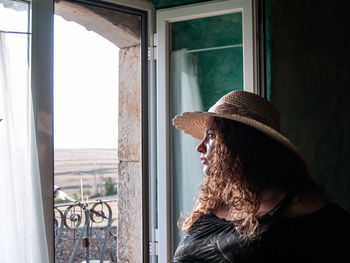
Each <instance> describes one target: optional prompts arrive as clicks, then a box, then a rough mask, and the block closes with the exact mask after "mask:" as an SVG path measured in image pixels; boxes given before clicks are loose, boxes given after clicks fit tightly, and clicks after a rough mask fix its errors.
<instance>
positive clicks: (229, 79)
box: [170, 13, 243, 248]
mask: <svg viewBox="0 0 350 263" xmlns="http://www.w3.org/2000/svg"><path fill="white" fill-rule="evenodd" d="M170 32H171V54H170V95H171V103H170V105H171V111H170V114H171V116H170V117H171V118H173V117H174V116H175V115H176V114H179V113H181V112H184V111H202V110H205V111H207V110H208V109H209V108H210V107H211V106H212V105H213V104H214V103H215V102H216V101H217V100H218V99H219V98H220V97H221V96H222V95H224V94H226V93H227V92H229V91H232V90H243V45H242V44H243V40H242V13H232V14H227V15H221V16H214V17H207V18H201V19H194V20H188V21H181V22H176V23H172V24H171V25H170ZM171 138H172V150H171V154H172V156H171V160H172V178H173V187H174V188H173V193H174V195H173V214H174V217H173V224H172V225H173V233H175V240H174V243H173V244H174V248H176V246H177V244H178V242H179V239H180V236H181V231H179V230H178V227H177V223H180V224H181V220H179V218H180V216H181V214H183V213H185V214H188V213H189V212H190V211H191V210H192V208H193V206H194V201H195V197H196V194H197V191H198V186H199V184H200V183H201V181H202V178H203V172H202V165H201V163H200V159H199V154H198V153H197V152H196V150H195V149H196V146H197V145H198V143H199V141H198V140H196V139H194V138H192V137H191V136H189V135H186V134H184V133H183V132H181V131H178V130H176V129H175V128H173V129H172V136H171Z"/></svg>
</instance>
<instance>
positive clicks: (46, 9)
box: [31, 0, 156, 263]
mask: <svg viewBox="0 0 350 263" xmlns="http://www.w3.org/2000/svg"><path fill="white" fill-rule="evenodd" d="M31 2H32V21H31V23H32V31H31V32H32V36H31V38H32V40H31V51H32V52H31V71H32V75H31V83H32V84H31V87H32V90H33V101H34V111H35V112H34V114H35V117H36V127H37V130H38V127H40V126H42V127H47V133H46V135H45V136H43V135H42V134H40V133H37V139H38V147H39V148H40V147H43V148H45V149H46V152H47V153H49V154H47V155H45V156H44V155H42V156H40V155H39V166H40V174H41V189H42V197H43V206H44V212H45V215H44V216H45V228H46V237H47V244H48V252H49V260H50V263H54V262H55V255H54V230H53V222H54V217H53V216H54V212H53V172H54V171H53V134H52V131H53V28H54V27H53V19H54V18H53V16H54V1H53V0H32V1H31ZM105 2H107V3H108V2H109V3H113V4H118V5H122V6H126V7H131V8H135V9H139V10H142V11H146V12H147V15H148V20H147V25H148V44H149V45H150V47H153V33H154V28H155V26H154V25H155V8H154V4H152V3H150V2H147V1H144V0H105ZM154 75H155V61H154V60H149V61H148V76H149V77H148V87H149V91H148V107H149V109H148V114H149V116H148V118H149V129H148V136H149V147H148V148H149V153H148V156H149V158H148V159H149V162H150V165H149V175H150V176H151V178H150V179H149V181H150V191H153V192H154V191H155V190H154V188H155V186H154V184H152V182H155V179H152V177H153V178H155V176H156V167H155V165H152V163H155V162H156V146H155V145H156V139H155V136H154V134H156V133H155V127H156V108H155V106H154V105H156V102H155V97H156V89H155V77H154ZM42 114H43V116H45V118H41V117H40V116H42ZM151 196H152V195H151ZM153 196H154V195H153ZM150 204H151V205H150V206H151V209H152V204H153V207H155V198H153V201H152V200H150ZM153 210H154V211H155V208H153ZM150 215H151V220H150V224H151V226H150V227H153V228H155V217H154V216H153V217H152V213H150ZM151 229H152V228H151ZM151 233H152V234H151V236H150V237H149V240H155V239H156V237H155V235H154V234H153V233H154V231H151ZM146 239H148V238H146ZM146 239H144V240H146ZM147 246H148V244H147ZM143 254H144V255H147V257H145V256H144V257H143V260H142V261H143V262H149V257H148V251H146V253H143Z"/></svg>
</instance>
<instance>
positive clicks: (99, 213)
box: [54, 199, 117, 263]
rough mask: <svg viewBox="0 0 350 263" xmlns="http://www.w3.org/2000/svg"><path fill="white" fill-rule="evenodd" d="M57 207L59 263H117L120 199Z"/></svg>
mask: <svg viewBox="0 0 350 263" xmlns="http://www.w3.org/2000/svg"><path fill="white" fill-rule="evenodd" d="M54 207H55V219H54V227H55V250H56V251H55V255H56V262H57V263H61V262H62V263H63V262H64V263H66V262H69V263H78V262H79V263H83V262H84V263H85V262H87V263H88V262H90V263H93V262H96V263H97V262H101V263H102V262H103V263H107V262H108V263H112V262H117V260H116V252H117V251H116V246H117V217H116V207H117V199H111V200H94V201H91V202H78V201H77V202H75V203H73V202H71V203H64V204H56V205H55V206H54Z"/></svg>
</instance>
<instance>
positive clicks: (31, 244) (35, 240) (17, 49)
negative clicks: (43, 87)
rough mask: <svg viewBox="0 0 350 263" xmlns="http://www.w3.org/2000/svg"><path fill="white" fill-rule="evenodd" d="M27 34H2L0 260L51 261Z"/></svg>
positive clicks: (0, 61)
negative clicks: (49, 257) (29, 68)
mask: <svg viewBox="0 0 350 263" xmlns="http://www.w3.org/2000/svg"><path fill="white" fill-rule="evenodd" d="M27 58H28V37H27V35H24V34H11V33H2V32H1V33H0V119H2V121H0V206H1V212H0V253H1V255H0V262H20V263H22V262H23V263H24V262H25V263H27V262H33V263H34V262H35V263H41V262H42V263H47V262H49V259H48V250H47V243H46V235H45V224H44V215H43V206H42V198H41V187H40V175H39V165H38V154H37V145H36V139H35V138H36V137H35V136H36V132H35V125H34V116H33V104H32V97H31V89H30V86H29V70H28V59H27Z"/></svg>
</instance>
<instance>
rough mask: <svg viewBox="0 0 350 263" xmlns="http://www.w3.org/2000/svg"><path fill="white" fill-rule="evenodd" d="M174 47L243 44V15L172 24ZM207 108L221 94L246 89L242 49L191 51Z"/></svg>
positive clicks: (206, 108) (194, 47)
mask: <svg viewBox="0 0 350 263" xmlns="http://www.w3.org/2000/svg"><path fill="white" fill-rule="evenodd" d="M171 39H172V41H171V49H172V50H179V49H183V48H185V49H187V50H193V49H202V48H216V47H222V46H227V45H236V44H242V14H241V13H235V14H229V15H221V16H216V17H209V18H202V19H195V20H190V21H183V22H177V23H173V24H171ZM192 55H193V56H195V57H196V58H197V59H198V77H199V86H200V90H201V96H202V101H203V105H204V110H208V109H209V108H210V106H212V105H213V104H214V103H215V102H216V101H217V100H218V99H219V98H220V97H221V96H223V95H224V94H226V93H227V92H229V91H232V90H237V89H239V90H241V89H243V49H242V47H234V48H227V49H219V50H210V51H201V52H196V53H192Z"/></svg>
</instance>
